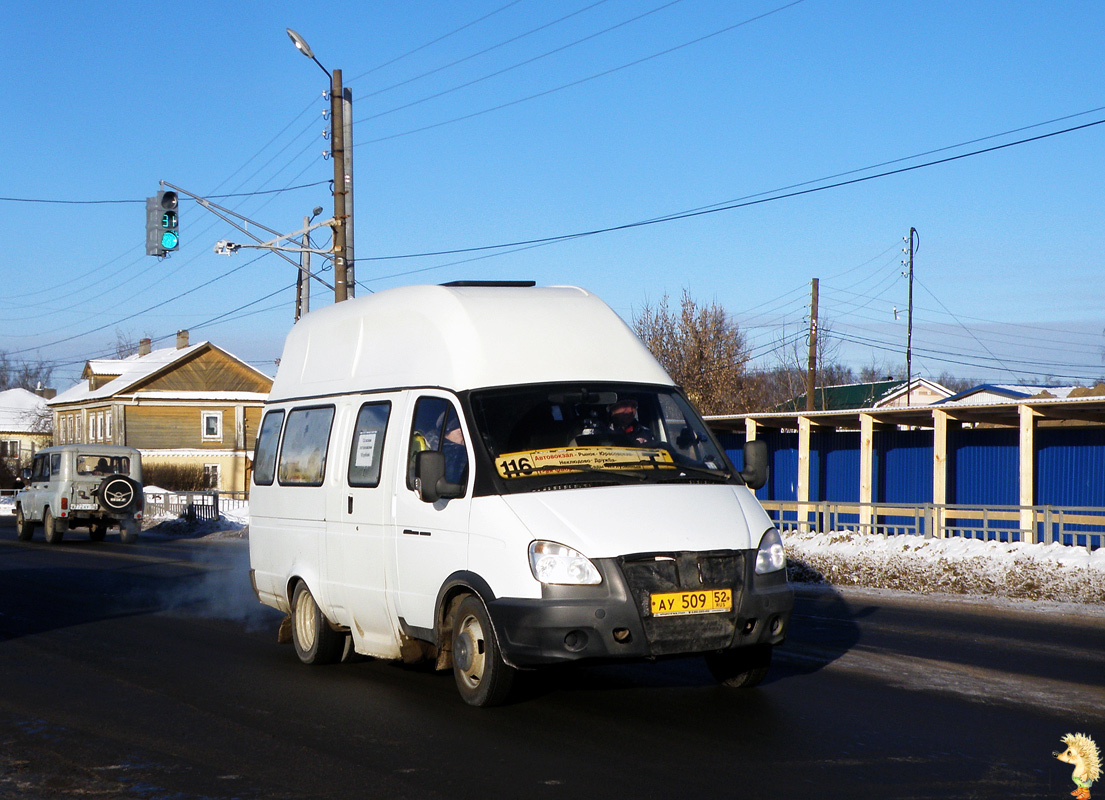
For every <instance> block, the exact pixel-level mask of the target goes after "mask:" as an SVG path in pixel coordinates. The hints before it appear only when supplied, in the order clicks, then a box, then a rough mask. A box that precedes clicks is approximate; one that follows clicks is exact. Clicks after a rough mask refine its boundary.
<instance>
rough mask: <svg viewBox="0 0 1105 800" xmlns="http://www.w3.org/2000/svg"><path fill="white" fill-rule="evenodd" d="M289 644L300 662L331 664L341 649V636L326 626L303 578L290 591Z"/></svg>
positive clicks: (336, 659)
mask: <svg viewBox="0 0 1105 800" xmlns="http://www.w3.org/2000/svg"><path fill="white" fill-rule="evenodd" d="M292 643H293V644H295V653H296V655H297V656H299V660H300V661H302V662H303V663H304V664H333V663H334V662H336V661H338V660H339V659H341V656H342V651H343V650H344V649H345V636H344V635H343V634H342V633H340V632H338V631H336V630H334V629H333V628H331V627H330V623H329V622H327V620H326V617H325V616H324V615H323V613H322V610H321V609H320V608H319V607H318V603H316V602H315V598H314V597H313V596H312V595H311V590H310V589H308V588H307V584H306V583H304V582H303V581H300V582H299V583H297V584H296V586H295V591H294V592H293V593H292Z"/></svg>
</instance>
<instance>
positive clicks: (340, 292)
mask: <svg viewBox="0 0 1105 800" xmlns="http://www.w3.org/2000/svg"><path fill="white" fill-rule="evenodd" d="M342 97H343V92H342V86H341V70H340V69H336V70H334V71H333V72H332V73H331V75H330V123H331V124H330V159H331V160H332V161H333V162H334V302H335V303H340V302H341V301H342V300H345V299H347V298H348V297H349V293H348V285H347V283H346V266H347V265H348V263H349V262H348V260H347V258H346V252H345V231H346V211H345V197H346V187H345V123H344V120H345V108H344V106H343V105H342Z"/></svg>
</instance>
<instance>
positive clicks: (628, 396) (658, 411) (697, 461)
mask: <svg viewBox="0 0 1105 800" xmlns="http://www.w3.org/2000/svg"><path fill="white" fill-rule="evenodd" d="M471 405H472V412H473V418H474V420H473V421H474V423H475V425H476V427H477V428H478V429H479V431H480V433H481V435H482V438H483V441H484V442H485V443H486V444H487V446H488V449H489V451H490V455H491V457H492V459H493V462H494V467H495V475H496V477H497V478H498V480H499V483H500V485H501V486H502V488H503V489H504V491H508V492H518V491H534V490H536V489H543V488H553V487H555V486H557V485H571V486H580V485H601V484H609V483H637V482H644V481H652V482H676V481H697V482H701V481H703V480H706V481H711V482H738V481H739V479H738V478H735V477H734V474H733V470H732V467H731V466H730V464H729V461H728V460H727V459H726V457H725V455H724V453H722V452H721V450H720V448H719V447H718V446H717V444H716V442H715V440H714V438H713V436H711V435H710V433H709V431H708V430H707V428H706V425H705V423H704V422H703V421H702V419H701V418H700V417H699V416H698V413H697V412H696V411H695V410H694V409H693V408H692V407H691V405H690V403H689V402H688V401H687V400H686V398H684V397H683V396H682V395H681V394H680V393H679V392H677V391H676V390H675V389H673V388H657V387H650V386H634V385H630V384H588V385H585V386H580V385H578V384H551V385H550V384H546V385H542V386H526V387H512V388H506V389H489V390H485V391H480V392H473V393H472V395H471Z"/></svg>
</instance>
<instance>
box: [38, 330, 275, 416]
mask: <svg viewBox="0 0 1105 800" xmlns="http://www.w3.org/2000/svg"><path fill="white" fill-rule="evenodd" d="M202 349H212V350H218V351H219V352H221V353H224V354H225V355H227V356H229V357H230V358H233V359H234V360H236V361H239V362H241V363H242V364H243V365H244V366H245V367H247V368H248V369H251V370H253V371H254V372H256V373H257V374H258V375H263V376H264V377H265V379H266V380H268V376H267V375H264V373H263V372H261V371H260V370H258V369H256V368H254V367H252V366H250V365H249V364H246V363H245V362H244V361H241V359H239V358H237V357H236V356H233V355H231V354H230V353H227V352H226V351H225V350H223V349H222V348H220V347H217V346H216V345H213V344H211V343H210V342H197V343H196V344H193V345H189V346H187V347H180V348H177V347H165V348H161V349H159V350H153V351H151V352H150V353H147V354H146V355H144V356H140V355H137V354H135V355H132V356H128V357H127V358H116V359H110V358H98V359H93V360H91V361H89V362H88V364H87V366H86V367H85V372H84V375H85V377H86V378H88V377H90V376H91V377H95V376H99V377H105V376H110V375H116V376H118V377H116V378H114V379H113V380H110V381H108V382H107V383H105V384H104V385H102V386H100V387H99V388H98V389H90V388H89V385H90V381H89V380H87V379H86V380H82V381H81V382H80V383H78V384H77V385H76V386H72V387H70V388H69V389H66V390H65V391H64V392H62V393H61V394H59V395H58V396H57V397H55V398H54V399H53V400H50V401H49V405H51V406H55V405H62V404H65V403H80V402H84V401H86V400H101V399H107V398H109V397H114V396H115V395H117V394H121V393H123V392H126V391H127V389H129V388H130V387H132V386H134V385H135V384H138V383H140V382H142V381H144V380H146V379H147V378H149V377H150V376H152V375H155V374H157V373H159V372H162V371H164V370H166V369H168V368H169V367H171V366H172V365H173V364H176V363H178V362H180V361H183V360H185V359H187V358H188V357H189V356H191V355H193V354H194V353H196V352H198V351H199V350H202ZM144 394H145V393H144ZM238 394H240V395H248V397H245V398H241V399H247V400H254V399H257V397H255V394H256V393H254V392H156V393H155V392H150V393H149V394H148V396H149V397H151V398H152V397H154V396H161V397H164V396H165V395H172V396H174V397H176V398H177V399H184V398H185V396H186V395H193V397H191V398H189V399H212V400H217V399H239V398H236V397H234V398H232V397H226V396H225V395H238ZM265 396H266V395H263V394H262V395H260V398H261V399H264V397H265Z"/></svg>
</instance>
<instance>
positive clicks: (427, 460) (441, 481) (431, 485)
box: [414, 450, 464, 503]
mask: <svg viewBox="0 0 1105 800" xmlns="http://www.w3.org/2000/svg"><path fill="white" fill-rule="evenodd" d="M414 486H415V489H416V490H417V491H418V497H419V498H420V499H421V500H422V502H423V503H436V502H437V501H438V500H440V499H441V498H443V497H444V498H446V499H448V498H453V497H460V496H461V495H463V494H464V487H463V486H461V485H460V484H459V483H449V482H448V481H446V480H445V454H444V453H442V452H440V451H438V450H423V451H422V452H420V453H415V455H414Z"/></svg>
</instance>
